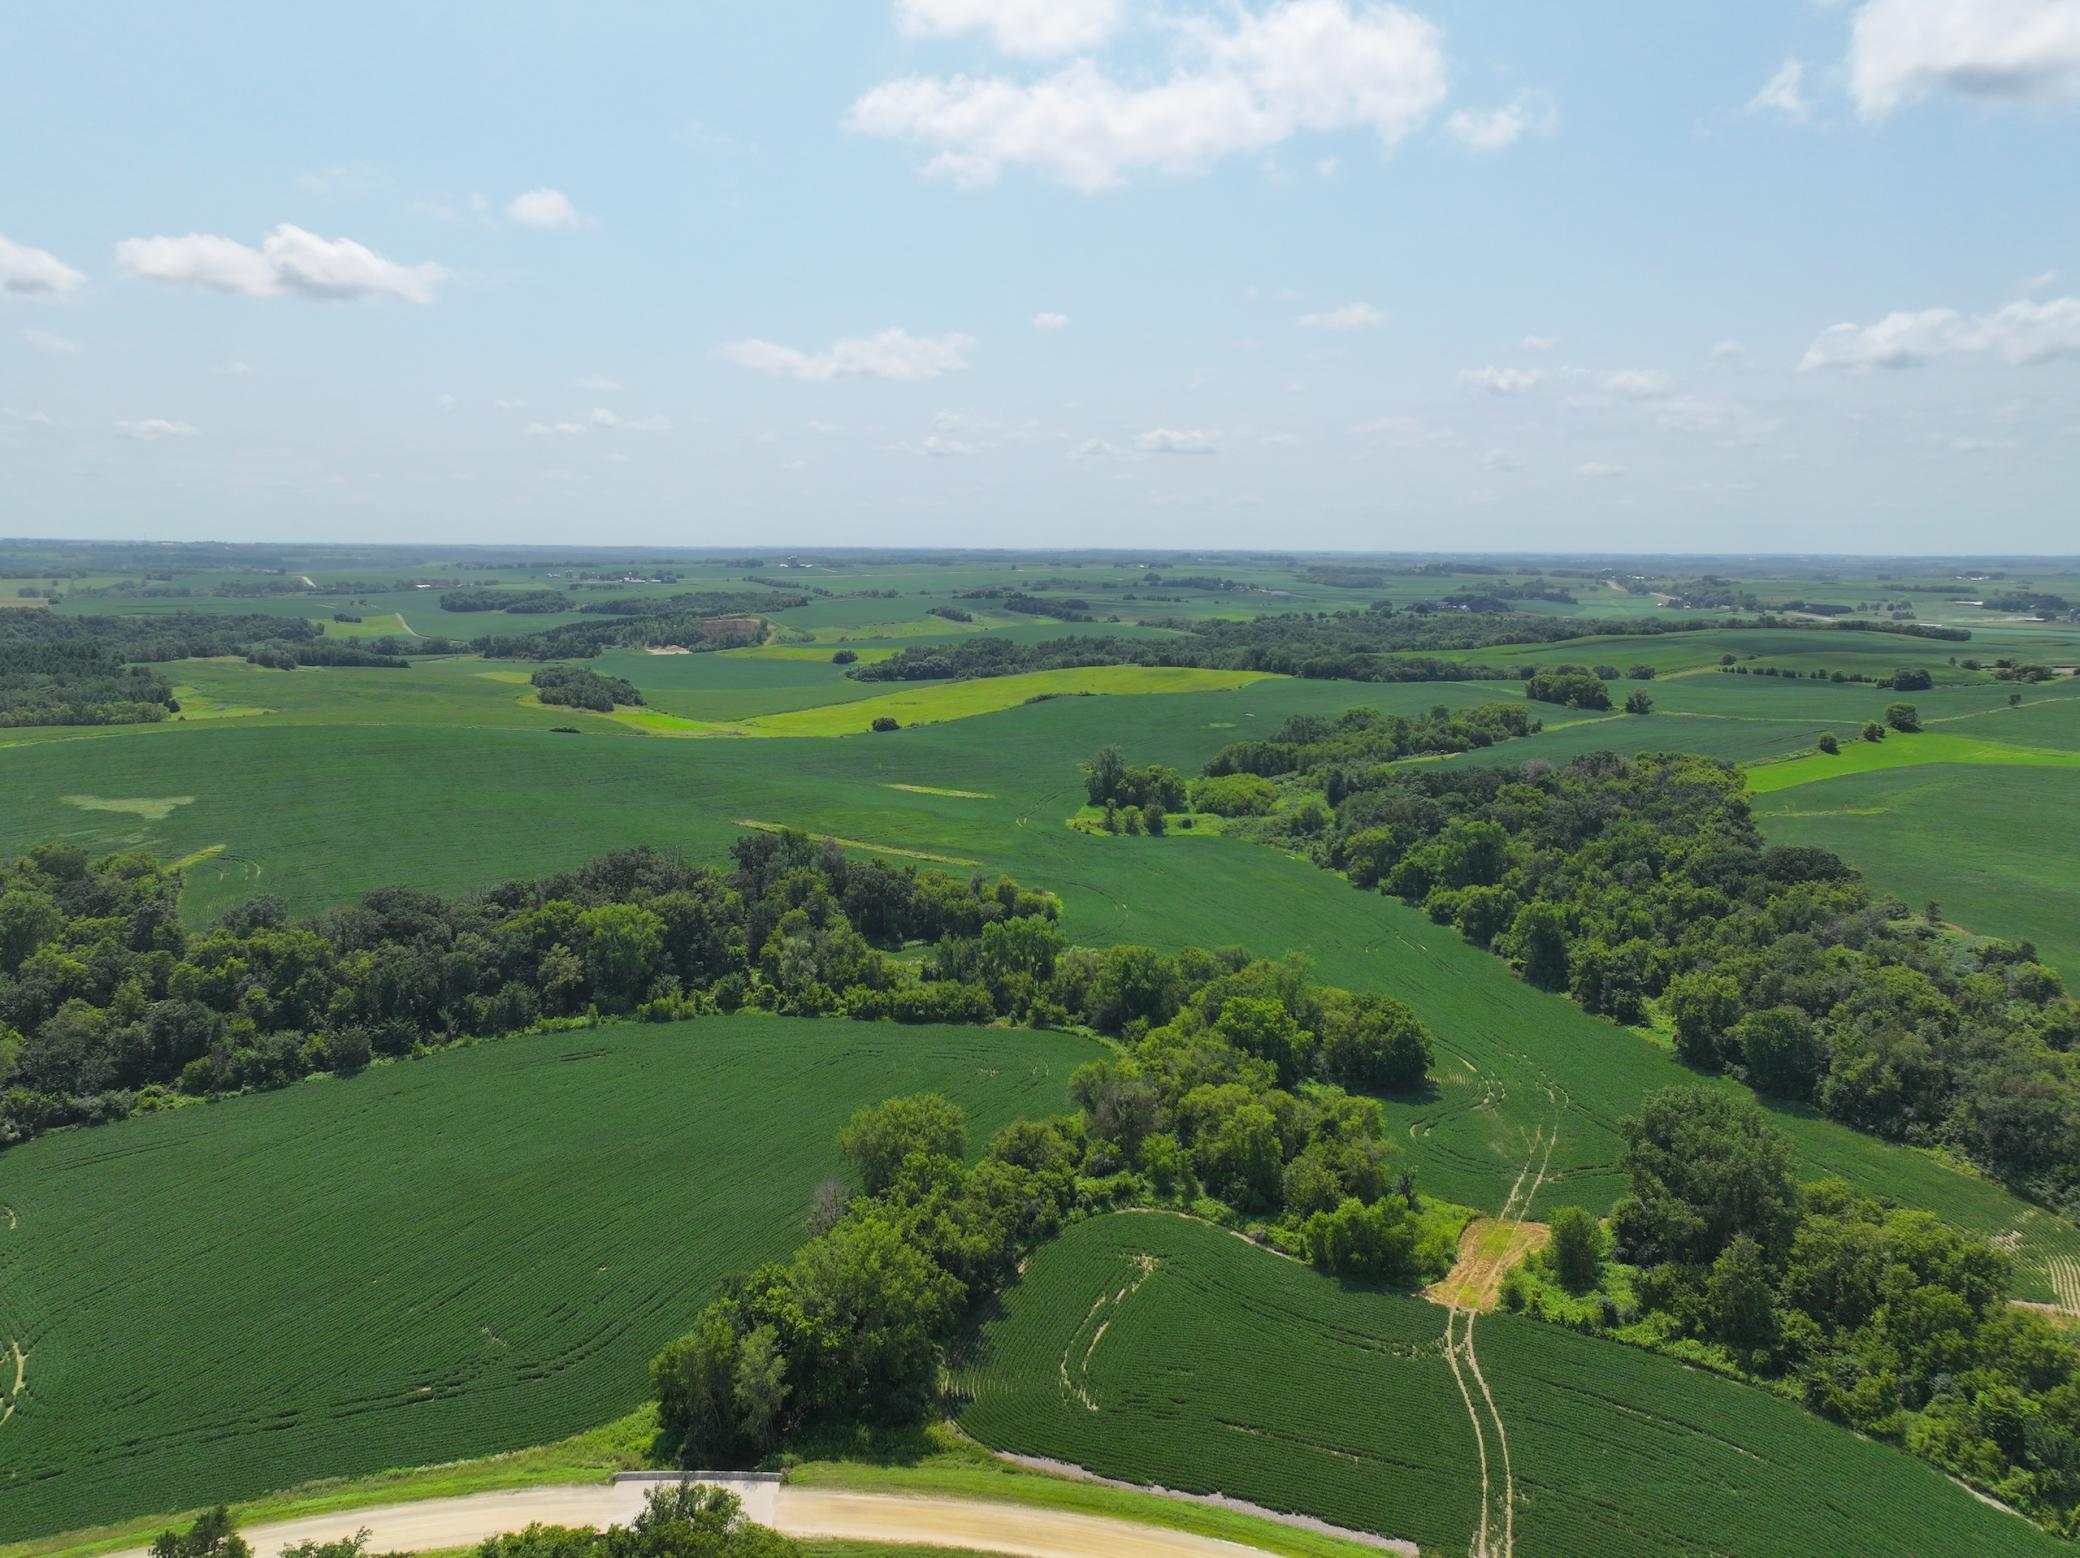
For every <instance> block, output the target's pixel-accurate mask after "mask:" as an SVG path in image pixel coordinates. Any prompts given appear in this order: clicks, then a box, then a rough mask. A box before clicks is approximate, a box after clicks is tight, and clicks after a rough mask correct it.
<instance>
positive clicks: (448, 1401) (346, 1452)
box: [0, 1016, 1096, 1540]
mask: <svg viewBox="0 0 2080 1558" xmlns="http://www.w3.org/2000/svg"><path fill="white" fill-rule="evenodd" d="M1095 1053H1096V1048H1095V1046H1093V1045H1092V1044H1091V1043H1090V1042H1089V1041H1087V1040H1082V1039H1077V1038H1072V1037H1068V1036H1065V1035H1060V1034H1044V1033H1009V1032H992V1031H988V1030H976V1029H948V1028H898V1027H892V1026H888V1025H875V1026H867V1025H862V1024H855V1023H847V1022H843V1021H838V1020H831V1021H824V1022H817V1021H809V1020H801V1019H787V1018H758V1017H750V1016H746V1017H738V1018H711V1019H706V1020H702V1021H696V1022H691V1023H678V1024H668V1025H660V1026H655V1027H643V1026H636V1027H626V1026H624V1027H617V1028H611V1029H598V1030H591V1031H582V1032H576V1033H566V1034H560V1035H549V1036H543V1037H536V1038H524V1039H511V1040H507V1041H504V1042H501V1043H496V1044H489V1045H484V1046H480V1047H477V1048H474V1049H467V1050H461V1051H455V1052H450V1053H446V1054H441V1055H436V1056H434V1057H431V1058H429V1059H424V1060H418V1061H411V1062H407V1063H403V1064H398V1065H391V1066H382V1067H378V1068H376V1069H374V1070H372V1071H369V1072H367V1073H365V1074H363V1075H362V1076H359V1077H355V1078H352V1079H350V1080H345V1081H339V1082H332V1083H327V1084H313V1085H308V1086H304V1087H298V1088H291V1089H289V1090H287V1091H285V1092H279V1093H272V1094H267V1095H264V1096H260V1097H255V1098H244V1099H236V1100H232V1101H230V1102H227V1103H224V1104H221V1105H216V1106H209V1107H196V1108H189V1109H182V1110H177V1111H175V1112H173V1113H171V1114H162V1115H157V1116H147V1117H142V1118H137V1119H132V1120H129V1121H125V1122H123V1123H121V1124H117V1125H110V1126H106V1127H102V1128H100V1129H97V1130H91V1131H81V1132H70V1133H63V1134H60V1135H55V1136H51V1137H47V1138H45V1139H42V1140H39V1141H36V1142H33V1143H31V1144H29V1145H28V1146H25V1147H19V1148H16V1149H14V1150H12V1151H10V1152H8V1153H6V1154H5V1155H4V1156H0V1206H4V1207H5V1208H6V1209H7V1214H8V1215H7V1216H6V1218H5V1219H4V1220H0V1352H4V1351H5V1350H6V1347H7V1345H8V1344H13V1345H18V1346H19V1347H20V1348H21V1349H22V1356H23V1357H24V1358H25V1360H26V1369H25V1382H24V1389H23V1390H22V1391H21V1392H20V1393H19V1394H17V1395H16V1396H15V1406H16V1410H15V1411H14V1413H13V1415H12V1417H11V1418H9V1419H8V1420H7V1422H6V1423H5V1425H4V1428H0V1540H6V1539H12V1538H19V1537H25V1536H29V1535H32V1534H36V1533H40V1532H47V1531H55V1530H62V1529H65V1528H68V1527H73V1526H79V1525H83V1524H86V1523H89V1522H95V1521H102V1520H107V1519H111V1518H115V1517H119V1516H125V1515H139V1514H149V1513H152V1512H154V1511H158V1510H162V1509H176V1508H181V1507H185V1506H188V1505H194V1504H201V1503H208V1502H212V1501H215V1500H218V1499H224V1498H238V1497H242V1496H246V1495H250V1494H255V1493H259V1492H263V1491H266V1490H269V1489H274V1488H280V1487H285V1486H287V1485H289V1484H291V1483H294V1482H299V1481H302V1480H305V1479H308V1478H312V1477H319V1476H334V1475H351V1474H355V1473H361V1472H370V1471H375V1470H379V1469H381V1468H384V1467H390V1466H398V1465H412V1464H420V1463H426V1462H434V1461H443V1460H451V1459H454V1458H457V1457H460V1456H468V1455H480V1454H487V1453H491V1452H495V1451H499V1450H507V1449H513V1448H517V1447H520V1446H524V1445H531V1444H538V1443H542V1442H545V1441H547V1440H551V1439H555V1438H559V1437H561V1436H563V1435H566V1434H569V1433H572V1432H575V1431H577V1430H579V1429H582V1428H585V1427H589V1426H591V1425H593V1424H596V1423H600V1422H603V1421H605V1420H606V1419H608V1418H610V1417H613V1416H616V1415H618V1414H620V1413H623V1412H626V1411H628V1410H629V1409H630V1408H631V1407H633V1406H635V1405H636V1404H637V1403H638V1402H639V1401H640V1400H642V1398H643V1396H644V1393H645V1391H646V1389H647V1378H646V1373H645V1368H646V1365H647V1364H648V1361H649V1359H650V1357H651V1355H652V1353H654V1352H655V1351H656V1349H657V1347H658V1346H659V1345H661V1344H662V1343H663V1342H664V1341H665V1340H666V1339H667V1338H668V1337H670V1336H673V1335H675V1334H677V1332H678V1331H680V1330H682V1329H683V1328H684V1322H685V1317H686V1316H687V1315H688V1314H689V1313H691V1312H692V1311H693V1310H694V1309H696V1308H698V1307H699V1305H700V1304H701V1303H702V1302H703V1301H704V1300H705V1298H706V1296H707V1295H708V1293H709V1292H710V1290H711V1289H712V1287H713V1285H714V1283H715V1281H716V1279H717V1278H718V1277H719V1276H721V1275H722V1274H723V1273H724V1272H726V1271H729V1270H733V1269H743V1268H748V1267H749V1266H750V1265H752V1264H755V1263H757V1262H759V1261H761V1260H767V1259H774V1258H778V1257H780V1256H782V1255H784V1254H785V1253H786V1252H787V1251H788V1250H790V1249H791V1248H793V1246H794V1245H795V1244H796V1243H797V1242H799V1240H800V1238H801V1233H800V1225H801V1218H802V1215H803V1213H804V1210H805V1209H806V1207H807V1205H808V1198H809V1194H810V1191H811V1189H812V1187H813V1186H814V1185H815V1183H816V1182H817V1181H818V1179H820V1178H822V1177H824V1176H827V1175H830V1174H833V1173H835V1172H837V1171H838V1159H837V1153H836V1150H835V1148H834V1147H833V1145H832V1139H833V1137H834V1135H835V1133H836V1131H837V1129H838V1127H839V1126H840V1125H842V1124H843V1123H844V1121H845V1119H846V1118H847V1116H848V1115H849V1114H850V1113H851V1112H852V1111H853V1110H854V1109H855V1108H857V1107H859V1106H860V1105H861V1104H864V1103H868V1102H871V1101H873V1100H877V1099H880V1098H883V1097H886V1096H888V1095H890V1094H893V1093H901V1092H906V1091H918V1090H923V1089H928V1088H929V1089H937V1090H939V1091H942V1092H944V1093H945V1094H947V1095H948V1096H949V1097H951V1098H953V1099H955V1100H956V1101H958V1102H959V1103H961V1104H962V1105H963V1106H964V1107H965V1108H966V1109H967V1111H968V1114H969V1117H970V1120H971V1124H972V1130H973V1133H974V1139H975V1144H976V1145H977V1147H978V1148H979V1147H980V1145H981V1144H982V1142H983V1141H984V1140H986V1138H987V1136H988V1135H989V1133H991V1132H992V1131H994V1130H995V1129H997V1128H998V1127H999V1126H1001V1125H1003V1124H1005V1123H1007V1122H1008V1121H1010V1120H1013V1119H1018V1118H1026V1117H1031V1116H1035V1115H1043V1114H1046V1113H1049V1112H1051V1111H1053V1110H1056V1109H1059V1108H1060V1107H1061V1106H1062V1104H1063V1101H1064V1096H1065V1094H1064V1083H1065V1081H1066V1079H1067V1077H1068V1074H1069V1072H1070V1071H1071V1070H1072V1069H1073V1068H1074V1067H1075V1066H1077V1065H1079V1064H1080V1063H1082V1062H1083V1061H1084V1060H1086V1059H1088V1058H1090V1057H1091V1056H1092V1055H1093V1054H1095Z"/></svg>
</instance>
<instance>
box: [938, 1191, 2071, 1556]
mask: <svg viewBox="0 0 2080 1558" xmlns="http://www.w3.org/2000/svg"><path fill="white" fill-rule="evenodd" d="M1444 1319H1445V1312H1444V1311H1443V1310H1442V1309H1440V1308H1439V1307H1437V1306H1436V1305H1432V1304H1428V1303H1425V1302H1423V1301H1422V1300H1420V1299H1416V1298H1412V1297H1407V1296H1404V1295H1401V1294H1396V1293H1381V1292H1374V1291H1368V1290H1365V1289H1362V1288H1358V1287H1350V1286H1345V1285H1343V1284H1339V1283H1337V1282H1335V1281H1332V1280H1330V1279H1328V1278H1325V1277H1322V1276H1319V1275H1317V1274H1316V1273H1315V1272H1313V1271H1311V1270H1309V1269H1308V1268H1307V1267H1305V1266H1301V1265H1299V1264H1297V1263H1294V1262H1291V1261H1285V1260H1281V1259H1279V1258H1278V1257H1276V1256H1273V1255H1270V1254H1267V1253H1265V1252H1264V1251H1262V1250H1257V1249H1253V1248H1252V1247H1250V1245H1248V1244H1247V1243H1246V1242H1244V1241H1242V1240H1240V1239H1237V1238H1235V1237H1234V1236H1233V1235H1231V1234H1227V1233H1223V1232H1221V1231H1219V1230H1217V1229H1212V1228H1209V1227H1206V1226H1205V1225H1203V1224H1199V1223H1193V1222H1189V1221H1186V1220H1184V1219H1182V1218H1177V1217H1169V1216H1163V1215H1160V1214H1135V1213H1122V1214H1115V1215H1113V1216H1108V1217H1101V1218H1096V1219H1093V1220H1092V1221H1090V1222H1087V1223H1084V1224H1081V1225H1079V1226H1078V1227H1076V1228H1073V1229H1071V1230H1070V1231H1069V1233H1068V1234H1066V1235H1065V1236H1064V1237H1063V1238H1061V1239H1060V1240H1058V1241H1056V1242H1055V1243H1054V1244H1051V1245H1048V1246H1046V1247H1044V1248H1042V1249H1041V1250H1040V1251H1039V1252H1038V1253H1037V1254H1035V1255H1034V1256H1033V1258H1032V1259H1031V1261H1030V1262H1029V1263H1028V1265H1027V1268H1026V1270H1025V1273H1024V1275H1023V1277H1022V1278H1021V1279H1020V1281H1019V1282H1018V1283H1017V1285H1015V1286H1014V1287H1013V1288H1012V1289H1011V1290H1010V1291H1009V1292H1008V1293H1006V1294H1005V1295H1004V1297H1003V1300H1002V1302H1001V1304H1000V1305H999V1306H998V1307H997V1309H996V1311H995V1312H994V1313H993V1314H992V1316H991V1317H990V1318H989V1319H987V1321H986V1322H985V1323H984V1324H982V1325H981V1326H980V1328H979V1330H978V1331H977V1333H976V1334H975V1335H974V1337H973V1338H972V1339H971V1340H970V1341H969V1342H968V1344H967V1345H966V1347H965V1348H964V1350H963V1352H962V1354H961V1356H960V1359H959V1367H958V1368H957V1369H956V1372H955V1384H956V1389H957V1391H958V1392H959V1393H960V1395H961V1396H962V1397H963V1398H964V1404H963V1405H962V1407H961V1411H960V1422H961V1426H962V1427H963V1428H964V1429H966V1430H967V1431H968V1432H969V1433H970V1434H972V1435H974V1436H975V1437H976V1438H978V1439H980V1440H981V1441H982V1442H984V1443H985V1444H988V1445H990V1446H992V1447H994V1448H997V1449H1003V1450H1010V1451H1015V1452H1020V1453H1024V1454H1029V1455H1040V1456H1046V1457H1050V1458H1052V1459H1056V1460H1062V1461H1068V1462H1072V1463H1075V1464H1078V1465H1082V1466H1085V1467H1088V1468H1089V1469H1091V1470H1093V1471H1096V1472H1098V1473H1100V1474H1102V1475H1105V1476H1111V1477H1118V1478H1122V1479H1125V1480H1129V1481H1134V1482H1152V1483H1159V1484H1161V1485H1162V1486H1164V1487H1170V1488H1178V1489H1183V1490H1186V1491H1190V1492H1223V1493H1227V1494H1230V1495H1233V1496H1235V1497H1239V1498H1244V1499H1248V1500H1251V1501H1252V1502H1255V1503H1259V1504H1263V1505H1266V1506H1268V1507H1270V1508H1273V1509H1282V1510H1304V1511H1305V1512H1307V1513H1309V1514H1312V1515H1316V1516H1318V1517H1320V1518H1323V1519H1327V1520H1330V1521H1333V1522H1335V1523H1337V1524H1339V1525H1343V1526H1346V1527H1350V1528H1353V1529H1356V1530H1362V1531H1371V1532H1377V1533H1379V1534H1381V1535H1385V1536H1391V1537H1400V1538H1404V1539H1413V1540H1415V1541H1417V1542H1419V1543H1420V1544H1421V1545H1422V1547H1423V1549H1424V1550H1425V1551H1426V1552H1428V1551H1437V1552H1464V1551H1467V1550H1468V1548H1469V1546H1470V1545H1471V1541H1472V1538H1473V1536H1474V1533H1475V1527H1476V1524H1477V1521H1478V1515H1479V1509H1480V1503H1481V1479H1482V1475H1483V1469H1482V1466H1481V1462H1480V1458H1479V1456H1478V1454H1477V1452H1476V1449H1475V1442H1474V1433H1473V1427H1472V1422H1471V1420H1470V1418H1469V1409H1468V1405H1467V1403H1466V1402H1465V1400H1464V1399H1462V1397H1461V1396H1460V1393H1459V1389H1458V1386H1457V1385H1456V1384H1455V1382H1454V1380H1453V1376H1452V1374H1451V1371H1450V1370H1449V1369H1448V1368H1447V1366H1446V1363H1445V1360H1444V1355H1443V1351H1442V1348H1441V1346H1440V1342H1441V1338H1442V1335H1443V1331H1444ZM1475 1342H1476V1347H1477V1353H1478V1356H1479V1359H1480V1361H1481V1366H1482V1372H1483V1375H1484V1377H1485V1379H1486V1382H1487V1387H1488V1389H1489V1390H1490V1391H1492V1393H1493V1396H1494V1400H1495V1406H1496V1410H1497V1412H1498V1413H1499V1415H1500V1417H1501V1419H1502V1422H1503V1425H1504V1430H1505V1432H1506V1434H1507V1438H1508V1446H1509V1468H1508V1474H1507V1475H1508V1476H1509V1478H1510V1479H1511V1480H1512V1481H1513V1483H1514V1486H1515V1489H1516V1493H1517V1499H1516V1508H1515V1511H1514V1537H1515V1550H1516V1551H1518V1552H1520V1553H1525V1554H1532V1553H1536V1554H1540V1555H1582V1558H1602V1555H1606V1554H1641V1555H1654V1558H1662V1555H1666V1554H1671V1553H1683V1554H1692V1553H1695V1554H1704V1553H1714V1554H1738V1555H1749V1554H1754V1555H1779V1554H1814V1553H1850V1552H1856V1553H1892V1552H1898V1553H1909V1552H1911V1553H1918V1554H1930V1555H1933V1554H1957V1555H1965V1554H1973V1555H1977V1554H1992V1553H2018V1554H2019V1553H2050V1552H2056V1551H2058V1550H2059V1549H2060V1544H2059V1543H2058V1542H2057V1541H2056V1540H2055V1539H2053V1538H2051V1537H2048V1536H2045V1535H2044V1534H2042V1533H2041V1532H2039V1531H2038V1530H2037V1529H2036V1528H2035V1527H2033V1526H2030V1525H2028V1524H2027V1523H2026V1522H2024V1521H2022V1520H2019V1519H2017V1518H2015V1517H2013V1516H2011V1515H2006V1514H2002V1513H1999V1512H1998V1511H1995V1510H1993V1509H1990V1508H1988V1507H1987V1506H1985V1505H1984V1504H1981V1503H1979V1502H1977V1501H1976V1500H1975V1499H1974V1498H1973V1497H1972V1495H1971V1494H1970V1493H1968V1492H1966V1491H1965V1490H1964V1489H1962V1488H1960V1487H1958V1486H1956V1485H1955V1484H1953V1483H1951V1482H1949V1481H1948V1480H1947V1479H1946V1478H1944V1477H1943V1476H1942V1475H1941V1474H1940V1473H1938V1472H1936V1471H1934V1470H1932V1469H1930V1468H1929V1467H1927V1466H1924V1465H1921V1464H1919V1463H1918V1462H1916V1461H1914V1460H1912V1459H1910V1458H1909V1457H1908V1456H1907V1455H1905V1454H1904V1453H1902V1452H1901V1451H1899V1450H1896V1449H1892V1448H1890V1447H1887V1446H1883V1445H1879V1444H1875V1443H1872V1442H1870V1441H1868V1440H1864V1439H1859V1438H1856V1437H1854V1436H1852V1435H1849V1434H1845V1433H1843V1432H1842V1431H1841V1430H1840V1429H1838V1428H1836V1427H1834V1426H1832V1425H1830V1424H1828V1423H1825V1422H1823V1421H1821V1420H1820V1419H1818V1418H1816V1417H1813V1416H1811V1415H1809V1414H1808V1413H1806V1412H1804V1411H1802V1410H1801V1409H1800V1408H1798V1407H1796V1406H1794V1405H1792V1404H1791V1403H1789V1402H1786V1401H1782V1400H1779V1399H1777V1398H1775V1397H1772V1396H1769V1395H1766V1394H1764V1393H1763V1392H1761V1391H1758V1390H1754V1389H1751V1388H1749V1387H1746V1386H1743V1385H1737V1384H1734V1383H1731V1382H1729V1381H1725V1380H1720V1379H1715V1378H1713V1377H1711V1376H1709V1375H1706V1374H1702V1373H1698V1372H1695V1371H1692V1370H1689V1369H1685V1368H1683V1367H1682V1366H1681V1365H1679V1364H1677V1363H1674V1362H1672V1361H1671V1360H1669V1359H1666V1358H1659V1357H1655V1356H1653V1355H1651V1354H1648V1353H1644V1352H1639V1351H1636V1350H1634V1349H1631V1348H1627V1347H1624V1346H1621V1345H1619V1344H1617V1343H1614V1342H1608V1341H1603V1340H1600V1339H1596V1338H1592V1337H1587V1336H1580V1335H1577V1334H1575V1333H1573V1332H1569V1331H1563V1330H1560V1329H1558V1328H1556V1327H1551V1326H1545V1325H1540V1324H1538V1323H1536V1322H1533V1321H1528V1320H1520V1319H1516V1318H1513V1317H1511V1316H1507V1315H1492V1316H1488V1317H1485V1318H1483V1319H1482V1320H1480V1322H1479V1323H1478V1326H1477V1329H1476V1332H1475ZM1468 1388H1469V1390H1471V1391H1474V1392H1475V1400H1476V1401H1478V1399H1479V1397H1478V1393H1477V1392H1478V1387H1477V1386H1476V1385H1475V1384H1474V1383H1473V1382H1471V1381H1469V1386H1468ZM1486 1475H1487V1476H1488V1477H1489V1479H1490V1481H1491V1483H1492V1484H1493V1485H1494V1486H1496V1487H1497V1488H1498V1490H1499V1488H1500V1486H1501V1484H1502V1482H1503V1480H1504V1477H1505V1470H1504V1466H1503V1464H1502V1458H1501V1455H1500V1454H1499V1445H1498V1444H1497V1442H1496V1441H1495V1440H1494V1439H1493V1438H1492V1437H1491V1439H1490V1443H1489V1448H1488V1464H1487V1467H1486ZM1498 1498H1499V1493H1498ZM1495 1507H1497V1508H1499V1503H1498V1504H1497V1505H1496V1506H1495ZM1500 1537H1501V1533H1500V1532H1499V1531H1495V1532H1492V1533H1491V1540H1490V1545H1489V1548H1488V1550H1489V1551H1494V1552H1500V1551H1503V1550H1504V1549H1503V1548H1502V1546H1501V1545H1500Z"/></svg>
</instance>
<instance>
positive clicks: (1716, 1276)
mask: <svg viewBox="0 0 2080 1558" xmlns="http://www.w3.org/2000/svg"><path fill="white" fill-rule="evenodd" d="M1704 1314H1705V1325H1706V1327H1707V1328H1708V1329H1709V1331H1710V1332H1711V1334H1712V1336H1713V1337H1715V1338H1716V1339H1717V1340H1719V1341H1722V1342H1725V1343H1726V1344H1727V1345H1728V1346H1729V1347H1739V1348H1741V1349H1743V1350H1745V1351H1749V1352H1757V1351H1762V1350H1764V1349H1767V1348H1768V1347H1769V1346H1770V1345H1771V1344H1772V1343H1773V1342H1774V1341H1775V1340H1776V1335H1777V1313H1776V1308H1775V1305H1774V1301H1773V1295H1772V1294H1771V1291H1770V1282H1769V1266H1768V1262H1767V1260H1766V1259H1765V1257H1764V1253H1763V1249H1762V1246H1761V1245H1760V1244H1759V1243H1757V1242H1756V1241H1755V1240H1754V1239H1753V1238H1751V1237H1750V1236H1749V1235H1747V1234H1745V1233H1742V1234H1736V1235H1735V1236H1734V1237H1733V1240H1732V1242H1731V1243H1729V1244H1728V1245H1727V1246H1726V1248H1725V1249H1723V1250H1721V1251H1720V1252H1719V1256H1718V1258H1717V1259H1716V1260H1714V1261H1713V1262H1712V1270H1711V1275H1710V1276H1708V1277H1707V1278H1706V1279H1705V1285H1704Z"/></svg>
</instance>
